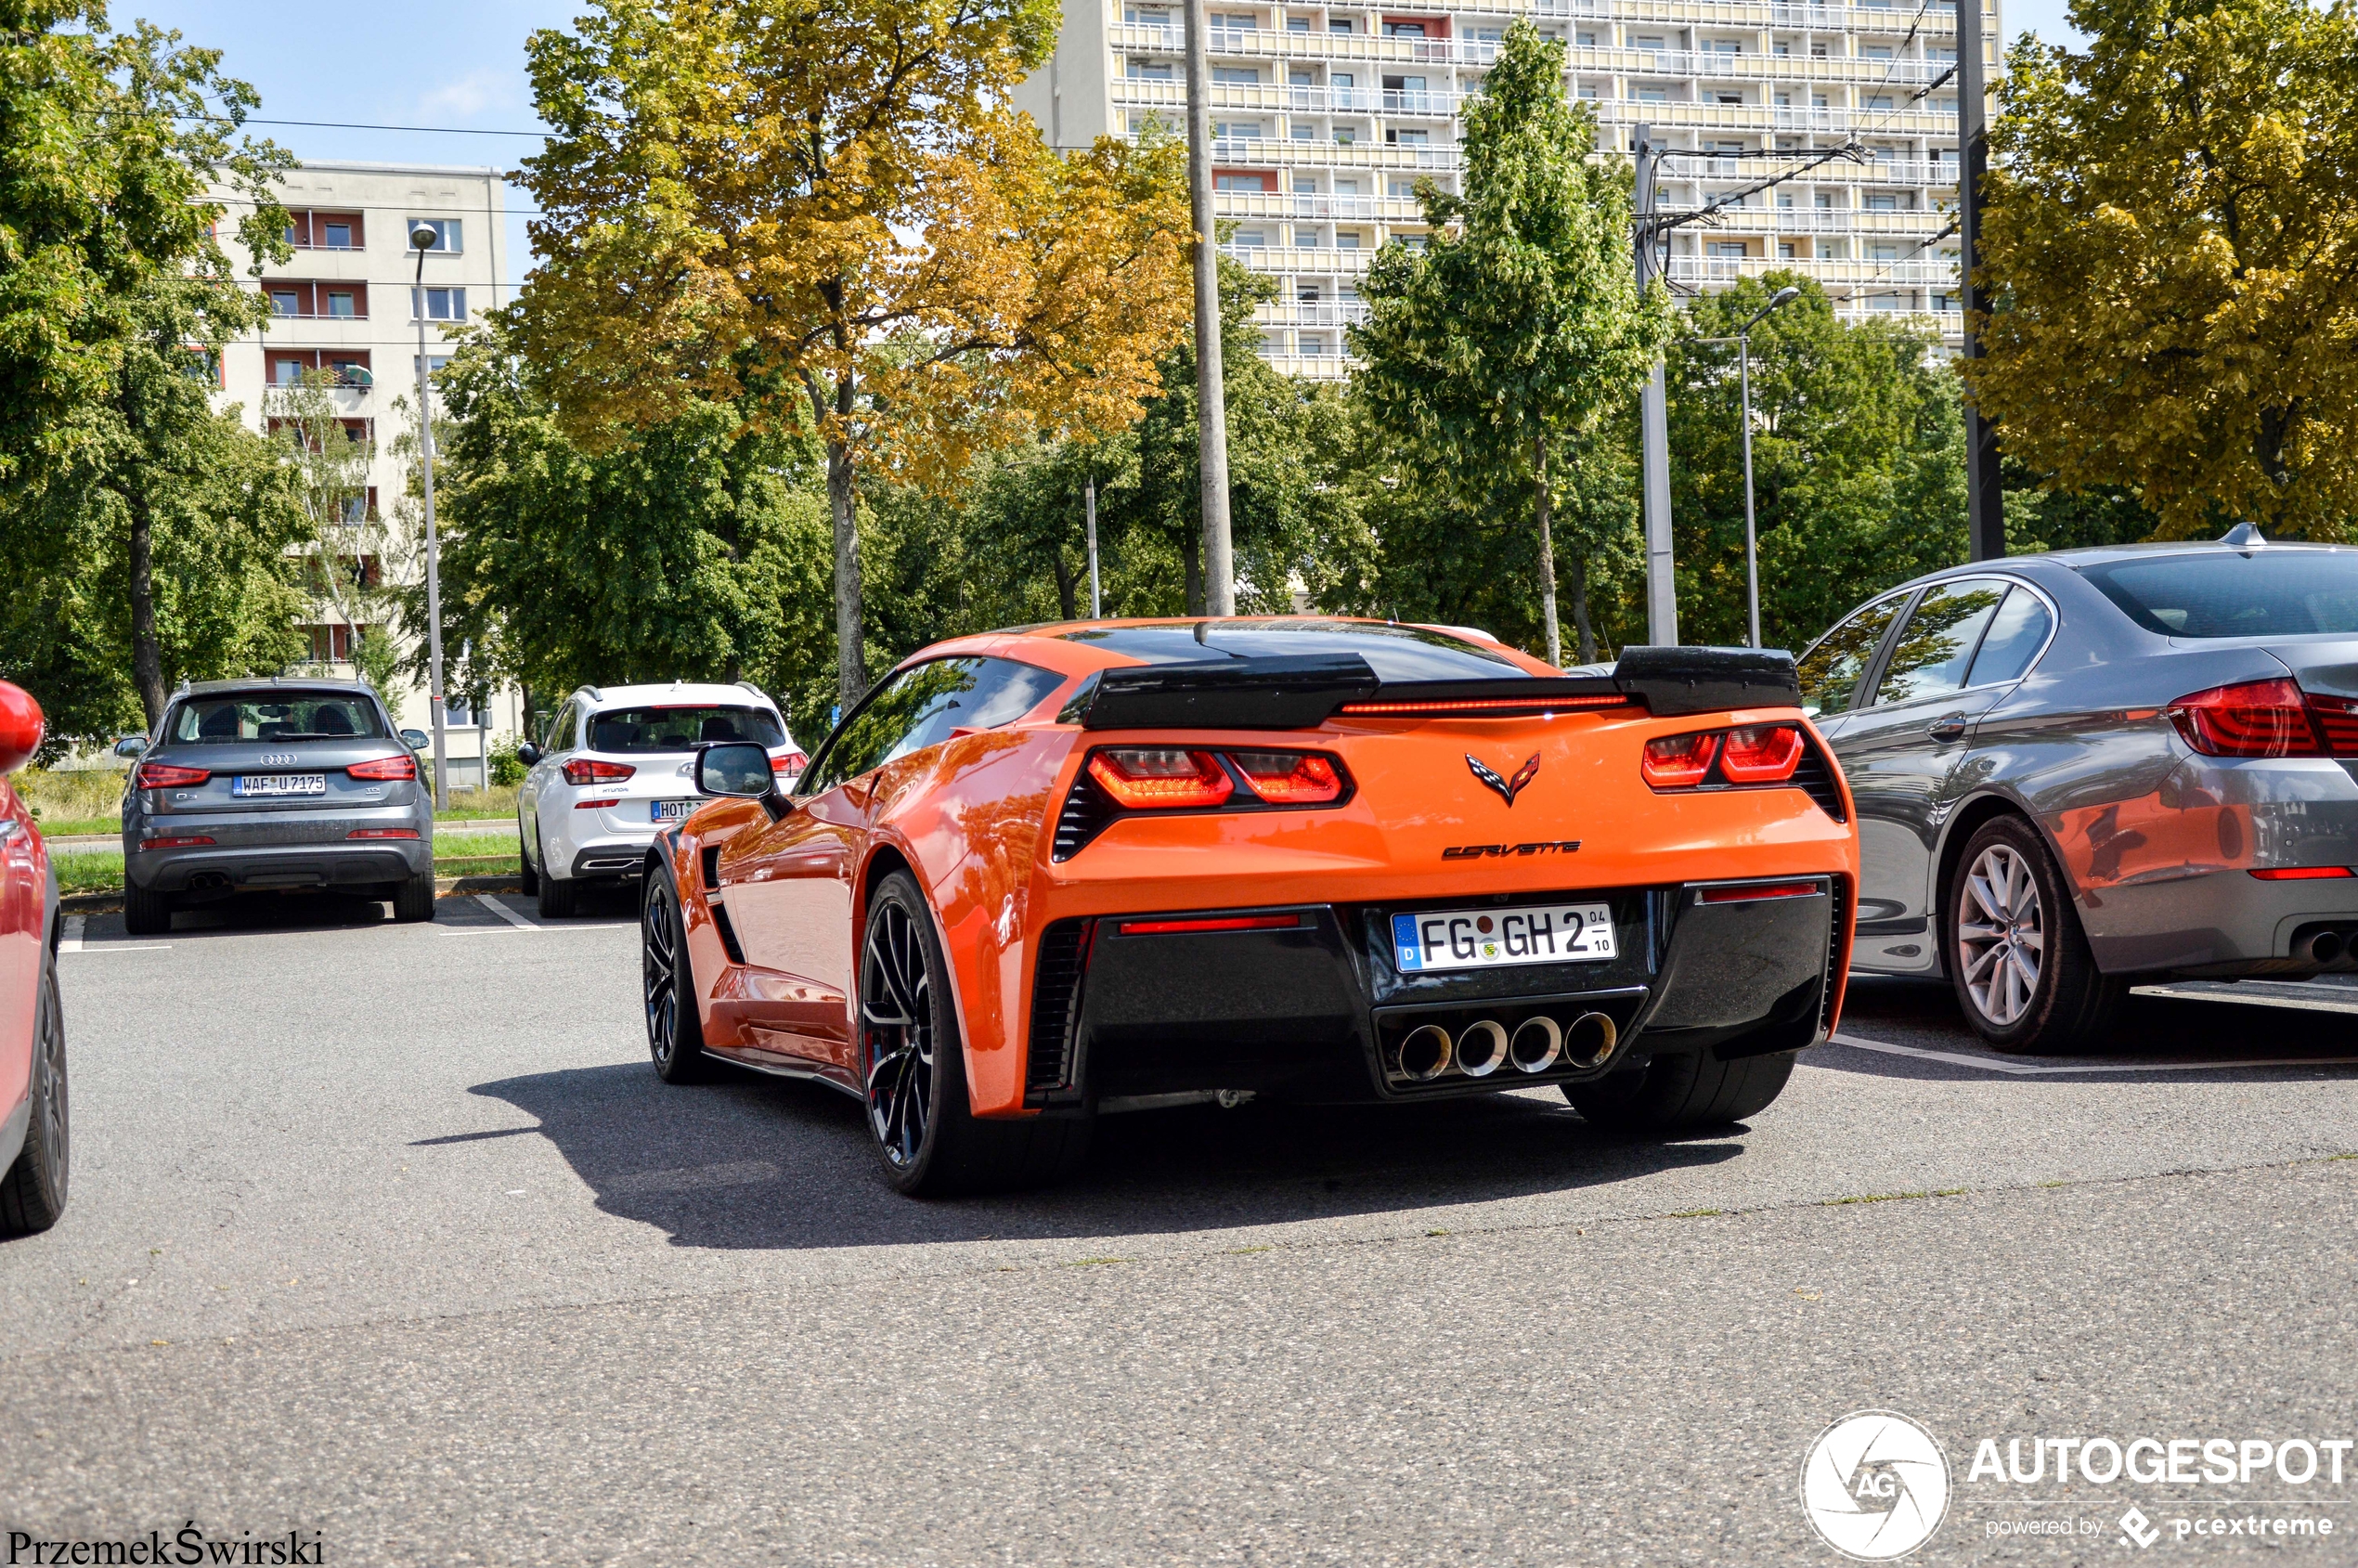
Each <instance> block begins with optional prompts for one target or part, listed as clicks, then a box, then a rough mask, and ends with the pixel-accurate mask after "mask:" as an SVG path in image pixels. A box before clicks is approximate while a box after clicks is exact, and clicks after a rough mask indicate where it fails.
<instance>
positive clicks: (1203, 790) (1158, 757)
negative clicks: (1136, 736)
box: [1089, 746, 1237, 811]
mask: <svg viewBox="0 0 2358 1568" xmlns="http://www.w3.org/2000/svg"><path fill="white" fill-rule="evenodd" d="M1089 776H1090V777H1091V778H1093V779H1095V780H1096V781H1097V787H1098V788H1100V789H1102V790H1104V791H1105V792H1106V793H1107V794H1108V795H1109V796H1111V797H1113V799H1114V803H1115V804H1116V805H1118V806H1121V807H1122V808H1124V809H1125V810H1133V811H1154V810H1173V809H1175V808H1182V807H1191V808H1193V809H1195V810H1203V809H1204V808H1206V807H1211V806H1219V805H1222V804H1224V803H1225V802H1226V800H1227V798H1228V797H1230V796H1231V795H1234V794H1235V793H1236V792H1237V785H1236V782H1235V781H1234V780H1232V779H1230V778H1229V777H1228V770H1227V769H1225V768H1223V767H1222V766H1221V765H1220V759H1219V758H1216V757H1214V756H1213V755H1212V754H1211V753H1210V752H1208V751H1190V750H1185V749H1182V748H1180V747H1178V746H1119V747H1115V748H1113V749H1110V750H1107V751H1101V752H1098V753H1096V754H1095V756H1093V757H1091V758H1089Z"/></svg>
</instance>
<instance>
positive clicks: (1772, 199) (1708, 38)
mask: <svg viewBox="0 0 2358 1568" xmlns="http://www.w3.org/2000/svg"><path fill="white" fill-rule="evenodd" d="M1966 3H1967V4H1973V3H1976V0H1966ZM1517 18H1527V19H1530V20H1531V21H1532V22H1533V23H1534V24H1535V26H1537V27H1538V28H1539V29H1540V31H1541V32H1546V33H1548V34H1550V35H1551V36H1553V37H1556V38H1559V39H1561V40H1562V42H1563V44H1564V45H1565V85H1566V88H1567V90H1568V91H1569V92H1571V93H1572V94H1573V95H1574V96H1575V97H1578V98H1580V99H1582V100H1584V101H1586V102H1588V103H1591V104H1593V105H1594V106H1595V109H1596V111H1597V120H1598V125H1599V136H1598V140H1599V145H1600V155H1601V156H1608V157H1611V156H1626V155H1627V153H1628V152H1629V151H1630V149H1631V146H1632V137H1633V136H1634V134H1635V132H1636V129H1637V127H1639V126H1640V125H1646V126H1651V127H1652V137H1653V140H1654V142H1655V143H1656V144H1657V145H1659V146H1664V147H1666V148H1667V149H1670V156H1669V158H1668V160H1667V162H1666V163H1665V166H1664V172H1663V174H1664V182H1663V186H1662V197H1661V201H1662V205H1663V207H1664V208H1665V209H1668V210H1691V209H1694V208H1699V207H1702V206H1704V205H1705V204H1707V203H1710V202H1712V201H1717V200H1718V199H1720V198H1721V197H1723V196H1726V195H1728V194H1729V193H1730V192H1732V191H1736V190H1738V189H1741V188H1743V187H1745V186H1748V185H1753V184H1756V183H1757V182H1759V181H1761V180H1764V179H1766V178H1767V177H1769V176H1770V175H1777V174H1781V173H1783V172H1785V171H1788V170H1791V169H1793V168H1794V166H1795V165H1796V164H1798V163H1802V162H1807V160H1809V159H1810V158H1811V157H1812V156H1813V155H1814V154H1817V153H1820V152H1824V151H1828V150H1831V149H1840V148H1845V147H1848V146H1851V145H1852V144H1856V147H1857V149H1858V150H1857V152H1856V153H1854V154H1853V155H1851V156H1848V157H1844V158H1837V159H1834V160H1832V161H1830V162H1824V163H1821V164H1820V165H1819V166H1817V167H1816V168H1814V169H1811V170H1809V171H1808V172H1807V173H1806V174H1804V175H1801V176H1800V177H1798V178H1794V179H1791V180H1788V181H1786V182H1785V183H1782V184H1780V185H1777V186H1776V187H1774V188H1770V189H1767V190H1763V191H1759V192H1757V193H1755V194H1753V195H1751V196H1749V197H1747V198H1746V199H1745V200H1744V201H1743V203H1742V204H1741V205H1740V206H1731V207H1730V208H1728V209H1727V210H1725V211H1724V212H1723V213H1722V214H1720V217H1719V221H1718V222H1717V223H1716V224H1714V225H1712V226H1710V227H1700V226H1687V227H1680V228H1678V230H1677V231H1676V232H1675V234H1674V236H1673V239H1672V240H1671V250H1670V258H1669V279H1670V283H1671V286H1672V288H1673V289H1674V290H1676V291H1678V292H1697V291H1700V290H1704V289H1709V288H1713V287H1716V286H1719V287H1723V286H1725V285H1726V284H1728V283H1730V282H1731V281H1733V280H1735V279H1740V278H1743V277H1748V276H1753V275H1756V274H1758V273H1760V272H1763V271H1768V270H1773V269H1776V268H1779V267H1792V268H1798V269H1800V270H1802V271H1804V272H1807V273H1808V274H1809V275H1810V276H1812V277H1814V278H1816V279H1818V281H1819V282H1820V283H1821V284H1822V285H1824V287H1825V289H1826V292H1828V294H1829V295H1831V296H1833V299H1834V301H1835V308H1836V309H1837V310H1838V311H1840V312H1842V313H1844V314H1845V315H1853V316H1855V315H1859V314H1864V313H1868V312H1894V313H1898V314H1902V315H1923V316H1925V317H1928V318H1929V319H1930V320H1931V321H1932V322H1933V323H1934V324H1936V325H1937V326H1938V327H1939V328H1940V329H1941V330H1942V331H1943V332H1944V334H1945V335H1946V336H1948V337H1949V338H1950V340H1951V341H1952V342H1953V341H1954V340H1955V338H1956V336H1957V334H1958V330H1959V328H1960V326H1961V324H1962V317H1961V316H1960V315H1959V313H1958V312H1959V301H1958V283H1957V248H1958V247H1957V240H1956V238H1955V235H1954V233H1953V231H1951V232H1950V233H1948V234H1947V235H1945V236H1944V235H1943V233H1942V231H1943V230H1944V229H1947V228H1949V227H1950V220H1951V216H1952V212H1953V208H1954V205H1955V199H1956V184H1957V84H1956V76H1955V72H1954V70H1953V67H1954V66H1955V64H1956V59H1957V8H1956V4H1955V0H1948V3H1946V4H1939V3H1933V0H1926V3H1924V4H1923V5H1921V6H1911V5H1851V6H1840V5H1833V6H1827V5H1808V4H1785V3H1782V0H1445V3H1442V4H1435V5H1421V6H1401V7H1398V8H1385V7H1382V6H1374V5H1361V4H1347V3H1341V0H1336V3H1329V4H1323V5H1287V4H1276V3H1271V4H1262V5H1251V4H1240V3H1236V0H1210V11H1209V27H1208V29H1207V32H1206V44H1207V50H1206V52H1207V54H1208V56H1209V59H1210V66H1211V117H1212V122H1213V125H1212V137H1213V145H1212V162H1213V175H1212V181H1213V187H1214V190H1215V195H1214V198H1213V200H1214V202H1215V210H1216V212H1217V214H1218V215H1219V217H1220V218H1222V219H1223V220H1233V222H1234V224H1235V229H1234V232H1233V234H1232V235H1231V237H1230V239H1229V241H1228V249H1229V251H1230V252H1231V253H1233V254H1235V255H1236V256H1237V257H1238V258H1239V259H1241V260H1242V261H1244V262H1245V263H1246V265H1248V266H1251V267H1252V268H1253V269H1255V270H1256V271H1259V272H1263V273H1267V274H1269V275H1270V276H1272V277H1274V278H1275V279H1276V280H1277V283H1278V286H1279V292H1278V296H1277V298H1276V300H1275V301H1273V302H1272V303H1271V304H1269V305H1264V306H1263V307H1262V310H1261V312H1260V317H1261V324H1262V330H1263V334H1264V335H1263V352H1264V353H1265V354H1266V355H1267V356H1269V357H1270V358H1271V359H1273V360H1274V361H1276V364H1277V365H1279V366H1280V367H1281V368H1283V369H1287V370H1289V371H1292V372H1294V373H1296V374H1301V375H1311V376H1340V375H1341V374H1342V373H1343V370H1344V368H1345V361H1344V358H1343V353H1344V344H1343V341H1342V328H1343V327H1344V326H1345V325H1346V324H1347V323H1349V322H1351V321H1353V320H1354V319H1356V318H1357V317H1359V315H1360V314H1361V313H1362V312H1363V310H1364V308H1365V307H1364V306H1363V305H1362V304H1361V302H1360V297H1359V284H1360V280H1361V279H1363V278H1364V277H1365V276H1366V273H1367V265H1368V263H1369V262H1370V261H1371V260H1372V259H1373V257H1374V253H1375V252H1376V250H1377V249H1378V248H1379V247H1380V246H1381V245H1382V244H1383V243H1384V242H1385V241H1386V240H1393V239H1401V240H1407V241H1408V242H1409V243H1415V242H1416V237H1417V236H1419V235H1421V234H1423V233H1424V232H1425V227H1424V224H1423V221H1422V214H1421V212H1420V209H1419V205H1418V202H1417V200H1416V194H1415V191H1416V186H1417V182H1418V181H1419V180H1421V179H1431V180H1432V181H1434V182H1435V183H1436V184H1438V185H1440V186H1441V187H1442V188H1445V189H1456V188H1458V180H1459V178H1460V173H1461V171H1460V158H1459V151H1458V136H1459V122H1458V109H1459V106H1460V105H1461V104H1463V103H1464V102H1465V100H1466V99H1467V98H1468V97H1470V96H1471V95H1473V94H1475V93H1477V92H1479V91H1480V90H1481V84H1482V80H1483V71H1485V70H1486V69H1487V68H1488V67H1489V66H1490V65H1491V64H1492V63H1493V62H1494V61H1495V60H1496V58H1497V53H1498V47H1499V41H1500V39H1501V37H1502V36H1503V35H1504V33H1505V32H1506V29H1507V26H1508V24H1509V22H1510V21H1512V20H1514V19H1517ZM1996 22H1997V15H1996V10H1995V0H1990V8H1989V16H1988V25H1989V32H1990V33H1991V34H1992V35H1993V36H1994V34H1995V32H1996V26H1995V24H1996ZM1984 58H1992V57H1991V56H1990V55H1989V53H1988V52H1987V46H1985V56H1984ZM1186 90H1187V87H1186V66H1185V13H1184V11H1183V9H1182V6H1181V5H1180V3H1179V0H1065V10H1064V28H1063V32H1062V33H1061V35H1060V37H1059V39H1058V42H1057V45H1056V55H1055V56H1054V58H1052V59H1051V60H1050V61H1049V63H1048V64H1047V65H1046V66H1044V67H1043V68H1042V69H1041V70H1040V71H1037V72H1035V73H1034V74H1033V75H1032V76H1031V78H1030V80H1029V81H1028V82H1026V83H1025V84H1024V86H1023V89H1022V92H1021V94H1020V96H1019V97H1018V102H1019V103H1020V104H1021V106H1022V107H1023V108H1024V109H1025V110H1028V111H1029V112H1030V114H1031V115H1032V117H1033V118H1034V119H1035V120H1036V121H1037V122H1038V123H1039V124H1040V127H1041V129H1042V131H1043V133H1045V134H1046V136H1048V138H1049V140H1050V141H1051V142H1052V143H1053V144H1055V145H1056V146H1058V147H1064V148H1071V147H1080V146H1086V145H1088V144H1089V143H1090V142H1091V141H1093V140H1094V139H1095V137H1097V136H1103V135H1113V136H1134V135H1136V134H1137V133H1138V131H1139V130H1140V129H1142V128H1143V127H1144V126H1145V125H1146V124H1147V123H1148V122H1149V121H1150V120H1153V119H1155V118H1157V117H1160V119H1161V120H1162V121H1163V122H1164V123H1165V124H1167V125H1169V126H1170V127H1171V128H1172V129H1173V130H1174V131H1176V132H1180V133H1183V134H1184V131H1185V123H1186Z"/></svg>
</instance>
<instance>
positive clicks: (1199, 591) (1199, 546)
mask: <svg viewBox="0 0 2358 1568" xmlns="http://www.w3.org/2000/svg"><path fill="white" fill-rule="evenodd" d="M1179 553H1180V555H1181V556H1182V557H1183V558H1184V559H1185V562H1186V570H1187V614H1189V615H1191V616H1200V615H1202V614H1203V613H1204V610H1203V530H1202V529H1201V528H1199V527H1198V528H1189V529H1187V530H1186V532H1185V535H1184V536H1182V538H1181V540H1180V545H1179Z"/></svg>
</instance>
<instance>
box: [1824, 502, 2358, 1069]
mask: <svg viewBox="0 0 2358 1568" xmlns="http://www.w3.org/2000/svg"><path fill="white" fill-rule="evenodd" d="M1801 687H1802V701H1803V705H1804V707H1805V710H1806V711H1808V712H1810V713H1811V714H1813V716H1814V717H1815V718H1816V719H1817V722H1818V725H1819V728H1820V731H1821V732H1823V733H1824V734H1825V736H1826V738H1827V739H1828V741H1829V742H1830V743H1832V745H1833V750H1834V755H1835V757H1836V758H1837V759H1838V760H1839V761H1840V762H1841V764H1842V768H1843V771H1844V772H1845V773H1846V775H1847V777H1848V779H1849V781H1850V788H1851V792H1852V794H1853V795H1854V797H1856V799H1857V803H1858V810H1859V850H1860V857H1861V886H1860V888H1859V929H1858V940H1857V946H1856V948H1855V950H1854V953H1853V959H1852V966H1853V968H1855V969H1857V970H1860V971H1864V972H1866V973H1871V974H1892V975H1921V976H1935V977H1945V978H1948V979H1950V981H1951V982H1952V983H1953V985H1954V987H1955V989H1956V992H1957V998H1958V1001H1959V1003H1960V1004H1962V1005H1963V1009H1964V1012H1965V1017H1966V1018H1967V1019H1968V1021H1970V1022H1971V1023H1972V1025H1973V1026H1974V1028H1975V1029H1976V1030H1977V1031H1978V1032H1979V1033H1980V1035H1981V1037H1982V1038H1983V1039H1984V1040H1986V1041H1988V1042H1989V1043H1990V1044H1991V1045H1992V1046H1994V1047H1996V1048H1997V1049H1999V1050H2003V1051H2059V1050H2066V1049H2069V1048H2070V1047H2072V1046H2073V1045H2075V1044H2077V1043H2081V1042H2084V1041H2087V1040H2089V1039H2092V1038H2093V1037H2095V1036H2097V1035H2099V1034H2101V1033H2102V1032H2104V1031H2105V1030H2106V1029H2108V1028H2109V1026H2110V1023H2111V1019H2112V1016H2113V1013H2114V1010H2115V1009H2116V1007H2117V1006H2118V1002H2119V1000H2120V998H2121V997H2122V996H2123V995H2124V994H2125V993H2126V991H2127V990H2128V988H2129V987H2130V986H2131V984H2133V983H2144V982H2150V981H2152V980H2154V979H2158V978H2230V979H2232V978H2244V977H2249V976H2257V975H2279V976H2286V977H2292V978H2300V977H2303V976H2309V975H2314V974H2317V973H2320V972H2322V971H2326V970H2347V969H2351V968H2353V967H2358V946H2354V945H2353V944H2358V549H2343V548H2338V547H2334V546H2323V545H2299V544H2270V543H2268V542H2266V541H2265V540H2263V539H2261V537H2260V535H2259V532H2258V530H2256V529H2253V528H2251V527H2250V526H2249V525H2239V526H2238V527H2237V528H2236V529H2235V531H2234V532H2232V533H2230V534H2229V535H2228V536H2227V538H2225V539H2222V540H2220V541H2217V542H2204V543H2189V544H2168V545H2134V546H2123V547H2119V548H2114V549H2105V550H2086V551H2059V552H2056V553H2054V554H2051V555H2034V556H2015V557H2010V558H2008V559H2005V560H2002V561H1996V562H1983V563H1979V564H1975V565H1971V566H1960V567H1955V568H1952V569H1950V570H1948V571H1945V572H1939V573H1936V574H1934V575H1932V576H1930V577H1921V578H1918V579H1917V580H1916V581H1914V582H1911V583H1909V584H1907V585H1906V586H1904V587H1901V588H1898V589H1896V590H1893V591H1891V592H1889V593H1886V594H1885V595H1883V596H1882V597H1881V598H1879V599H1876V600H1874V601H1872V602H1871V603H1868V604H1866V605H1865V606H1863V607H1862V608H1860V609H1859V610H1858V611H1856V612H1855V613H1853V614H1852V615H1851V616H1849V617H1848V618H1846V619H1845V620H1844V621H1842V622H1841V623H1840V624H1839V625H1837V626H1836V627H1835V628H1833V630H1831V631H1829V632H1827V633H1826V634H1825V635H1824V636H1823V637H1821V638H1820V639H1819V640H1818V641H1817V642H1816V643H1815V644H1813V645H1812V646H1811V647H1810V648H1809V649H1808V651H1807V652H1806V653H1805V654H1803V655H1802V658H1801Z"/></svg>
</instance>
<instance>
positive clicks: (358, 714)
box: [163, 691, 385, 745]
mask: <svg viewBox="0 0 2358 1568" xmlns="http://www.w3.org/2000/svg"><path fill="white" fill-rule="evenodd" d="M356 737H357V738H361V739H369V740H380V739H383V738H385V729H384V724H383V722H382V720H381V719H379V718H378V717H377V705H376V704H374V703H372V702H370V701H369V699H368V698H366V697H363V696H356V695H354V694H352V693H345V692H282V691H270V692H236V693H225V694H223V695H220V696H212V697H190V698H189V699H188V701H186V702H184V703H182V704H181V705H180V706H178V707H176V708H175V709H173V710H172V717H171V719H168V720H166V721H165V724H164V732H163V738H164V744H165V745H231V744H234V743H236V742H239V741H276V742H280V743H282V744H287V745H302V744H303V743H304V742H305V741H345V740H352V739H354V738H356Z"/></svg>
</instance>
